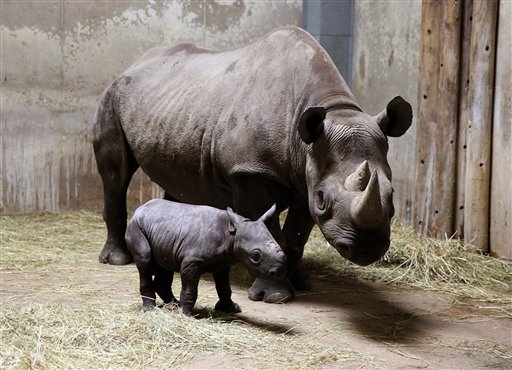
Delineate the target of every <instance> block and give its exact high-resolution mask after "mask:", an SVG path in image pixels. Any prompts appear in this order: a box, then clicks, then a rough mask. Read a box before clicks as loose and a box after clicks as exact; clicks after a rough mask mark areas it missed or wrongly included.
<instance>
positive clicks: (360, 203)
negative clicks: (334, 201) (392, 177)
mask: <svg viewBox="0 0 512 370" xmlns="http://www.w3.org/2000/svg"><path fill="white" fill-rule="evenodd" d="M382 215H383V209H382V203H381V199H380V186H379V176H378V174H377V171H376V170H375V171H373V173H372V175H371V177H370V180H369V181H368V185H367V186H366V189H364V191H363V192H362V193H361V194H359V195H358V196H357V197H356V198H355V199H354V200H353V201H352V208H351V216H352V220H353V221H354V222H355V223H356V225H358V226H360V227H362V228H371V227H372V226H377V225H378V224H379V223H380V222H382Z"/></svg>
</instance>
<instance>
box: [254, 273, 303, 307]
mask: <svg viewBox="0 0 512 370" xmlns="http://www.w3.org/2000/svg"><path fill="white" fill-rule="evenodd" d="M294 296H295V292H294V289H293V287H292V285H291V284H290V283H289V282H288V280H287V279H285V280H280V281H277V282H276V281H268V280H263V279H259V278H257V279H256V280H254V283H253V284H252V286H251V288H250V289H249V299H250V300H252V301H264V302H265V303H286V302H290V301H291V300H292V299H293V297H294Z"/></svg>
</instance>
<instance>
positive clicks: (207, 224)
mask: <svg viewBox="0 0 512 370" xmlns="http://www.w3.org/2000/svg"><path fill="white" fill-rule="evenodd" d="M275 209H276V206H275V205H274V206H272V207H271V208H270V209H269V210H268V211H267V212H265V214H264V215H263V216H261V217H260V218H259V219H258V220H256V221H251V220H249V219H247V218H244V217H242V216H240V215H238V214H236V213H234V212H233V210H231V208H228V209H227V211H226V210H220V209H217V208H212V207H207V206H195V205H189V204H182V203H175V202H171V201H168V200H163V199H154V200H151V201H149V202H147V203H146V204H144V205H142V206H141V207H139V208H138V209H137V210H136V211H135V213H134V215H133V217H132V220H131V221H130V224H129V225H128V228H127V230H126V244H127V246H128V249H129V251H130V253H131V254H132V256H133V259H134V260H135V264H136V265H137V269H138V270H139V278H140V294H141V296H142V304H143V310H149V309H152V308H154V307H155V298H156V295H155V292H156V293H158V295H159V296H160V298H162V300H163V301H164V303H177V302H178V301H177V300H176V298H175V297H174V295H173V293H172V288H171V286H172V279H173V273H174V271H176V272H180V273H181V284H182V289H181V295H180V302H179V305H180V307H181V309H182V312H183V313H184V314H185V315H187V316H191V315H192V308H193V307H194V304H195V302H196V299H197V287H198V284H199V277H200V276H201V274H203V273H205V272H213V277H214V280H215V287H216V289H217V294H218V296H219V301H218V302H217V304H216V305H215V310H217V311H222V312H227V313H236V312H241V309H240V306H239V305H238V304H236V303H235V302H233V301H232V300H231V287H230V284H229V270H230V267H231V265H233V264H235V263H237V262H241V263H242V264H243V265H244V266H245V267H246V268H247V269H248V270H249V272H250V273H251V275H253V276H254V277H259V278H263V279H271V280H276V279H279V278H282V277H283V276H284V274H285V273H286V257H285V254H284V253H283V251H282V250H281V248H280V247H279V245H278V244H277V242H276V241H275V239H274V238H273V237H272V235H271V234H270V232H269V231H268V229H267V227H266V226H265V223H266V222H269V221H270V220H271V219H272V216H273V214H274V212H275ZM153 277H154V279H153Z"/></svg>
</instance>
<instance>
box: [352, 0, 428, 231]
mask: <svg viewBox="0 0 512 370" xmlns="http://www.w3.org/2000/svg"><path fill="white" fill-rule="evenodd" d="M420 22H421V1H419V0H392V1H376V0H375V1H356V3H355V8H354V50H353V53H354V57H353V65H352V91H353V93H354V95H355V96H356V98H357V101H358V102H359V103H360V105H361V106H362V108H363V109H364V110H365V112H368V113H371V114H377V113H379V112H380V111H381V110H383V109H385V107H386V104H387V103H388V102H389V100H391V99H392V98H393V97H395V96H396V95H401V96H402V97H403V98H404V99H406V100H407V101H408V102H409V103H411V105H412V107H413V112H414V114H415V115H417V109H416V99H417V91H418V66H419V41H420V40H419V31H420ZM415 127H416V118H415V119H414V120H413V124H412V127H411V129H409V131H408V132H407V133H406V134H405V135H404V136H402V137H399V138H390V139H389V146H390V151H389V155H388V160H389V162H390V165H391V168H392V170H393V187H394V188H395V194H394V197H395V207H396V211H397V212H396V214H397V216H399V217H400V218H402V219H405V220H407V221H410V219H411V199H412V187H413V186H414V153H415V140H416V139H415V137H416V131H415Z"/></svg>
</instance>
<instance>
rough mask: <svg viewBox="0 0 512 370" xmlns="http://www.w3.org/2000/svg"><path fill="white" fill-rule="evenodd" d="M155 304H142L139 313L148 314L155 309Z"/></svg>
mask: <svg viewBox="0 0 512 370" xmlns="http://www.w3.org/2000/svg"><path fill="white" fill-rule="evenodd" d="M155 307H156V306H155V304H154V303H153V304H143V305H142V307H141V308H140V312H149V311H153V310H154V309H155Z"/></svg>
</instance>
